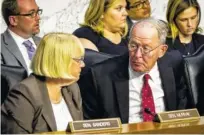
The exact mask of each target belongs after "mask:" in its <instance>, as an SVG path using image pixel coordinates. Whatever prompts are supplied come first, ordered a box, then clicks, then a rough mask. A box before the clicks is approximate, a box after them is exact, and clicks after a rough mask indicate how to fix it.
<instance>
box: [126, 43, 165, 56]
mask: <svg viewBox="0 0 204 135" xmlns="http://www.w3.org/2000/svg"><path fill="white" fill-rule="evenodd" d="M161 45H162V44H159V45H157V46H156V47H155V48H153V49H148V51H144V49H143V48H142V47H141V46H140V47H138V46H137V48H136V49H134V50H131V49H130V43H129V44H128V50H129V51H130V52H136V51H137V49H138V48H142V50H141V49H140V51H141V53H142V55H149V53H150V52H152V51H154V50H155V49H157V48H158V47H159V46H161Z"/></svg>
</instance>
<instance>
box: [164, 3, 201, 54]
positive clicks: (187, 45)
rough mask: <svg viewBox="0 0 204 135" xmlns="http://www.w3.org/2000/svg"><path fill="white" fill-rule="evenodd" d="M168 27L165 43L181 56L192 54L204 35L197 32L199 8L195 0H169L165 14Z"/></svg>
mask: <svg viewBox="0 0 204 135" xmlns="http://www.w3.org/2000/svg"><path fill="white" fill-rule="evenodd" d="M166 18H167V21H168V25H169V28H170V32H169V37H168V38H167V44H168V46H169V49H168V50H169V51H170V50H179V51H180V52H181V53H182V54H183V56H186V55H192V54H193V53H194V52H195V51H196V50H197V49H198V48H199V47H200V46H201V45H202V44H204V36H203V35H200V34H197V32H198V31H199V30H201V29H199V27H198V25H199V23H200V20H201V10H200V6H199V3H198V2H197V0H169V2H168V7H167V15H166Z"/></svg>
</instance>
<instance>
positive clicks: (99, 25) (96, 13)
mask: <svg viewBox="0 0 204 135" xmlns="http://www.w3.org/2000/svg"><path fill="white" fill-rule="evenodd" d="M117 1H118V0H90V3H89V6H88V8H87V10H86V13H85V17H84V23H83V24H81V25H82V26H88V27H91V28H92V29H93V30H94V31H95V32H97V33H98V34H100V35H103V33H104V24H103V21H102V20H101V16H102V15H103V14H104V12H106V11H107V10H108V9H109V8H110V7H112V6H113V5H114V4H115V2H117ZM127 32H128V25H127V23H126V26H125V28H124V29H121V32H120V34H121V36H122V37H125V36H126V34H127Z"/></svg>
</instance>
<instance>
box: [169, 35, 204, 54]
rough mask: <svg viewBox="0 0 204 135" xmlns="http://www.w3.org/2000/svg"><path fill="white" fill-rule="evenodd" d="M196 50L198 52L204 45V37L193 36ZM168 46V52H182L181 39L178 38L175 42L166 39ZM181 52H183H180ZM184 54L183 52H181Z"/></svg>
mask: <svg viewBox="0 0 204 135" xmlns="http://www.w3.org/2000/svg"><path fill="white" fill-rule="evenodd" d="M192 40H193V45H194V50H195V51H196V50H197V49H198V48H199V47H200V46H201V45H203V44H204V35H200V34H196V33H194V34H193V35H192ZM166 44H167V45H168V51H171V50H182V49H181V48H182V47H183V44H182V43H181V41H180V39H179V38H178V37H177V38H176V39H175V41H174V42H173V41H172V38H167V39H166ZM180 52H181V51H180ZM181 54H183V52H181Z"/></svg>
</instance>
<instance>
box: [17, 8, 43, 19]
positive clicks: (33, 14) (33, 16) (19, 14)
mask: <svg viewBox="0 0 204 135" xmlns="http://www.w3.org/2000/svg"><path fill="white" fill-rule="evenodd" d="M42 12H43V9H38V10H37V11H32V12H31V13H27V14H21V13H18V14H14V15H13V16H29V17H31V18H35V17H36V16H37V15H41V14H42Z"/></svg>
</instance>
